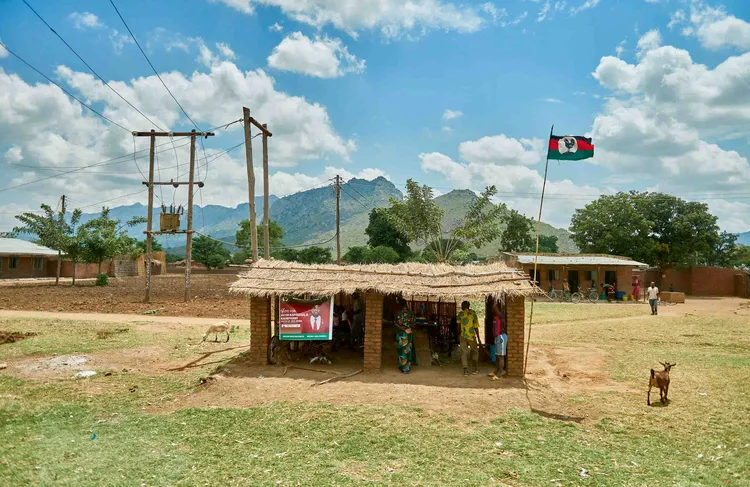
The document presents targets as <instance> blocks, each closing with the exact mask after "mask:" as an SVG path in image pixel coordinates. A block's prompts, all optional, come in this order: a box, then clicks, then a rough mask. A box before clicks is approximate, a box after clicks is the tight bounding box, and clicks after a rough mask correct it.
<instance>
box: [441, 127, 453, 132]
mask: <svg viewBox="0 0 750 487" xmlns="http://www.w3.org/2000/svg"><path fill="white" fill-rule="evenodd" d="M440 130H442V131H443V132H453V129H452V128H450V127H449V126H447V125H443V126H442V127H441V128H440Z"/></svg>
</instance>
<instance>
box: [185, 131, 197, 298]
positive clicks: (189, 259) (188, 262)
mask: <svg viewBox="0 0 750 487" xmlns="http://www.w3.org/2000/svg"><path fill="white" fill-rule="evenodd" d="M193 134H195V129H193ZM194 179H195V135H192V136H191V137H190V176H189V179H188V216H187V244H186V245H185V302H187V301H190V273H191V269H192V265H193V180H194Z"/></svg>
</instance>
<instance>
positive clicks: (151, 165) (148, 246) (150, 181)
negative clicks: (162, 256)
mask: <svg viewBox="0 0 750 487" xmlns="http://www.w3.org/2000/svg"><path fill="white" fill-rule="evenodd" d="M155 134H156V132H154V129H151V134H150V135H149V137H150V141H151V147H150V149H149V152H148V215H147V216H146V218H147V219H146V299H145V301H146V302H147V303H150V302H151V238H152V235H151V226H152V224H153V220H154V215H153V214H152V213H153V208H154V147H155V146H156V135H155Z"/></svg>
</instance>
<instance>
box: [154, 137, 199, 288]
mask: <svg viewBox="0 0 750 487" xmlns="http://www.w3.org/2000/svg"><path fill="white" fill-rule="evenodd" d="M193 133H195V129H193ZM206 163H208V161H206ZM188 177H189V179H188V216H187V237H186V238H187V242H186V244H185V301H186V302H187V301H190V274H191V272H192V266H193V181H194V179H195V135H193V136H191V137H190V176H188ZM165 265H166V264H165Z"/></svg>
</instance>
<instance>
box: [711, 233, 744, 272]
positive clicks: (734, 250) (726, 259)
mask: <svg viewBox="0 0 750 487" xmlns="http://www.w3.org/2000/svg"><path fill="white" fill-rule="evenodd" d="M737 238H738V235H737V234H735V233H729V232H721V233H720V234H719V241H718V243H717V244H716V246H715V247H714V249H713V252H711V253H710V254H709V255H708V258H707V259H706V261H705V264H706V265H709V266H714V267H735V266H736V265H737V263H738V255H739V253H740V252H741V249H740V246H739V245H737Z"/></svg>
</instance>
